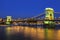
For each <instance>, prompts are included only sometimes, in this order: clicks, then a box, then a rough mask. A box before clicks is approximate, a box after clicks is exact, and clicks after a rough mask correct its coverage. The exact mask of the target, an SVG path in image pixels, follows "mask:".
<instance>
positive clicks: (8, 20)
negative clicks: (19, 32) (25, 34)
mask: <svg viewBox="0 0 60 40" xmlns="http://www.w3.org/2000/svg"><path fill="white" fill-rule="evenodd" d="M11 21H12V18H11V16H7V19H6V24H11Z"/></svg>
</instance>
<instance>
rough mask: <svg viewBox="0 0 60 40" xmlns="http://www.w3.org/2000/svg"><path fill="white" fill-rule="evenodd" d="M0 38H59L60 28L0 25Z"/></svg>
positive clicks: (41, 39) (2, 39)
mask: <svg viewBox="0 0 60 40" xmlns="http://www.w3.org/2000/svg"><path fill="white" fill-rule="evenodd" d="M0 40H60V29H48V28H41V27H38V26H37V27H30V26H12V27H11V26H8V27H6V26H1V27H0Z"/></svg>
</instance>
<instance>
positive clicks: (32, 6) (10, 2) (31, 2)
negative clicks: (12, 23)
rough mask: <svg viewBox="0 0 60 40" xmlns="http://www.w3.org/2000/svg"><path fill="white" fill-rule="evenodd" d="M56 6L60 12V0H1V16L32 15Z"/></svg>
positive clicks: (56, 10) (56, 9)
mask: <svg viewBox="0 0 60 40" xmlns="http://www.w3.org/2000/svg"><path fill="white" fill-rule="evenodd" d="M47 7H50V8H54V10H55V12H60V0H0V17H6V16H8V15H10V16H12V17H15V18H17V17H22V18H24V17H32V16H37V15H39V14H41V13H43V12H44V11H45V8H47Z"/></svg>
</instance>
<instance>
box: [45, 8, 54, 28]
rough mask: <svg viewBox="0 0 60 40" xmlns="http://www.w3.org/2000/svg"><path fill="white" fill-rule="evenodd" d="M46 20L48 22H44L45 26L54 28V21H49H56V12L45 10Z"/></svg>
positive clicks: (49, 9)
mask: <svg viewBox="0 0 60 40" xmlns="http://www.w3.org/2000/svg"><path fill="white" fill-rule="evenodd" d="M45 19H46V20H47V21H44V24H47V25H49V26H50V27H52V24H54V22H53V21H49V20H54V10H53V9H52V8H46V9H45ZM53 26H54V25H53Z"/></svg>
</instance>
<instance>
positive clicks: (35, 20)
mask: <svg viewBox="0 0 60 40" xmlns="http://www.w3.org/2000/svg"><path fill="white" fill-rule="evenodd" d="M57 16H58V17H57ZM1 20H2V21H0V24H8V25H10V24H20V25H21V24H23V25H24V24H25V25H30V24H31V25H36V24H37V25H40V24H48V25H52V24H60V12H54V9H53V8H46V9H45V12H44V13H40V14H39V15H37V16H34V17H31V18H24V19H23V18H22V19H12V17H11V16H7V17H6V18H1Z"/></svg>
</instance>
